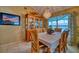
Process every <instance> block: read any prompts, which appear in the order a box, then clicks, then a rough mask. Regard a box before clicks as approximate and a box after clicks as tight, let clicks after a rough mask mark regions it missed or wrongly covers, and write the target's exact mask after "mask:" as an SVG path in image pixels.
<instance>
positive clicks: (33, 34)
mask: <svg viewBox="0 0 79 59" xmlns="http://www.w3.org/2000/svg"><path fill="white" fill-rule="evenodd" d="M30 33H31V39H32V41H31V43H32V45H31V52H32V53H39V52H40V48H43V47H45V45H43V44H40V43H39V39H38V33H37V30H35V29H33V30H31V31H30Z"/></svg>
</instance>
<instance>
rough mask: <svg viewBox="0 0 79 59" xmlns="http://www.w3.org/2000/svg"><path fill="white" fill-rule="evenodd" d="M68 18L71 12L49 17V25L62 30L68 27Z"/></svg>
mask: <svg viewBox="0 0 79 59" xmlns="http://www.w3.org/2000/svg"><path fill="white" fill-rule="evenodd" d="M68 19H69V14H66V15H62V16H56V17H51V18H49V19H48V26H49V27H51V28H52V29H54V28H62V30H64V29H68Z"/></svg>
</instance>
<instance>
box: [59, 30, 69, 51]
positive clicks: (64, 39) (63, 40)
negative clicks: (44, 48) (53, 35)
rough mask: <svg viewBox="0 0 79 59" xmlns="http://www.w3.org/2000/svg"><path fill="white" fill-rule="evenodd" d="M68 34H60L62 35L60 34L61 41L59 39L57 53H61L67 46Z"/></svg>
mask: <svg viewBox="0 0 79 59" xmlns="http://www.w3.org/2000/svg"><path fill="white" fill-rule="evenodd" d="M68 32H69V31H64V32H62V34H61V39H60V41H59V52H60V51H63V50H64V48H65V47H66V45H67V37H68Z"/></svg>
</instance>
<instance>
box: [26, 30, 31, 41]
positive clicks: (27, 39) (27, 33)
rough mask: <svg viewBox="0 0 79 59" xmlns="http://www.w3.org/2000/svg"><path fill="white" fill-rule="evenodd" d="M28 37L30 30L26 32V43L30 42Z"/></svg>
mask: <svg viewBox="0 0 79 59" xmlns="http://www.w3.org/2000/svg"><path fill="white" fill-rule="evenodd" d="M30 36H31V33H30V30H27V31H26V41H27V42H29V41H31V37H30Z"/></svg>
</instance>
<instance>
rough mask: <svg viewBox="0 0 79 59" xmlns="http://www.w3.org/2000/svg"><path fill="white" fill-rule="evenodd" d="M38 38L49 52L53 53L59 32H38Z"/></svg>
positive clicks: (58, 38) (57, 43)
mask: <svg viewBox="0 0 79 59" xmlns="http://www.w3.org/2000/svg"><path fill="white" fill-rule="evenodd" d="M38 38H39V41H40V42H41V43H43V44H44V45H46V46H47V47H48V48H50V52H51V53H53V52H54V51H55V49H56V47H57V46H58V45H59V40H60V38H61V32H54V33H52V34H48V33H47V32H42V33H38Z"/></svg>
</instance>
